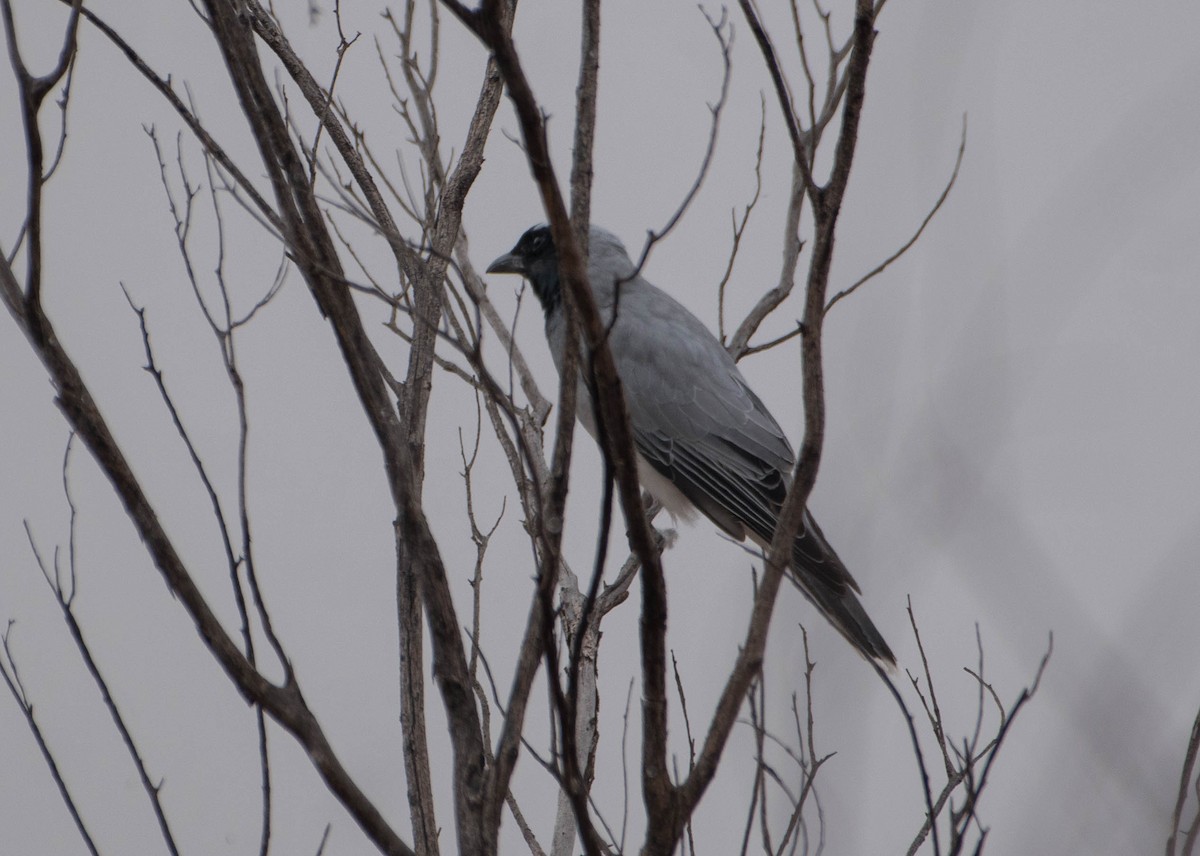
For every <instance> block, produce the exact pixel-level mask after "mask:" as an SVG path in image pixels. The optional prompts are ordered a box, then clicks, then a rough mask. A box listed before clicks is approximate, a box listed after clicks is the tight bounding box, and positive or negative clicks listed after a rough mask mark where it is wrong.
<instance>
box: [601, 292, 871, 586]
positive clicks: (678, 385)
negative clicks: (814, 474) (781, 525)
mask: <svg viewBox="0 0 1200 856" xmlns="http://www.w3.org/2000/svg"><path fill="white" fill-rule="evenodd" d="M611 337H612V338H611V345H612V352H613V358H614V361H615V362H616V368H617V372H618V374H619V375H620V376H621V381H622V383H623V385H624V387H625V395H626V398H627V400H628V404H629V409H630V418H631V421H632V423H633V433H634V440H635V442H636V444H637V447H638V451H639V452H640V453H641V455H642V457H643V458H645V459H646V462H647V463H649V464H650V465H651V466H652V467H654V469H655V470H657V471H658V472H659V473H660V474H662V475H663V476H664V477H665V478H667V479H669V480H670V481H671V482H672V483H673V484H674V485H675V486H676V487H677V488H678V489H679V490H680V491H681V492H682V493H683V494H684V496H686V497H687V498H688V499H689V500H690V501H691V502H692V503H693V504H695V505H696V507H697V508H698V509H699V510H700V511H702V512H703V513H704V514H705V515H706V516H707V517H709V518H710V519H711V520H712V521H713V522H714V523H716V524H717V525H718V526H719V527H720V528H721V529H723V530H724V531H725V532H727V533H728V534H729V535H730V536H732V537H734V538H736V539H738V540H741V539H742V538H744V537H745V536H746V535H747V534H749V535H752V536H755V540H757V541H759V542H760V543H765V542H769V541H770V540H771V538H772V536H773V535H774V533H775V526H776V524H777V522H778V519H779V508H780V506H781V505H782V503H783V500H784V497H785V495H786V493H787V487H788V481H789V478H790V473H791V468H792V465H793V461H794V456H793V453H792V449H791V447H790V446H789V445H788V442H787V439H786V437H785V436H784V434H783V431H782V429H781V428H780V427H779V424H778V423H777V422H776V421H775V420H774V418H772V416H771V414H770V413H769V412H768V411H767V409H766V407H765V406H764V405H763V403H762V401H761V400H759V398H758V396H756V395H755V394H754V393H753V391H751V390H750V388H749V387H748V386H747V385H746V382H745V380H744V379H743V378H742V375H741V373H740V372H739V371H738V369H737V366H736V365H735V364H734V362H733V360H732V359H731V358H730V357H729V355H728V354H727V353H726V351H725V349H724V348H723V347H722V346H721V344H720V343H719V342H718V341H717V340H716V338H715V337H714V336H713V335H712V334H711V333H710V332H709V331H708V329H707V328H706V327H705V326H704V325H703V324H702V323H701V322H700V320H699V319H697V318H696V317H695V316H694V315H692V314H691V313H690V312H689V311H688V310H687V309H686V308H684V307H683V306H682V305H681V304H679V303H678V302H676V301H675V300H674V299H672V298H671V297H670V296H669V295H667V294H666V293H664V292H661V291H659V290H658V289H655V288H654V287H653V286H650V285H649V284H648V283H645V281H644V280H634V281H633V282H631V283H629V284H627V286H626V287H625V288H623V289H622V295H621V298H620V302H619V304H618V320H617V323H616V324H614V325H613V329H612V334H611ZM793 560H794V562H795V564H796V565H797V569H798V570H800V569H802V570H803V571H807V572H808V573H809V574H811V575H812V576H813V577H814V578H815V581H819V582H820V583H823V584H824V586H827V587H829V589H830V590H831V591H830V592H828V593H829V594H842V593H844V592H845V591H846V589H847V587H852V588H854V589H855V590H857V589H858V586H857V585H856V584H855V582H854V580H853V578H852V577H851V576H850V574H849V572H848V571H847V570H846V568H845V566H844V565H843V564H842V562H841V561H840V560H839V559H838V557H837V555H836V554H835V553H834V552H833V549H832V548H831V547H830V546H829V544H828V542H827V541H826V540H825V537H824V535H823V534H822V533H821V530H820V529H819V528H818V527H817V525H816V521H815V520H813V518H812V517H811V515H809V514H808V512H807V511H805V515H804V528H803V529H802V531H801V532H800V534H799V535H798V536H797V538H796V542H795V544H794V547H793ZM806 588H807V586H806Z"/></svg>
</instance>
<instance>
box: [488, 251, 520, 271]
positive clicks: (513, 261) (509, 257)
mask: <svg viewBox="0 0 1200 856" xmlns="http://www.w3.org/2000/svg"><path fill="white" fill-rule="evenodd" d="M487 272H488V273H519V274H524V273H525V260H524V259H523V258H521V257H520V256H518V255H517V254H516V253H505V254H504V255H502V256H501V257H500V258H498V259H496V260H495V261H494V262H492V263H491V264H490V265H488V268H487Z"/></svg>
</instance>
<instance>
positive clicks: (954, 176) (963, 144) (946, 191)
mask: <svg viewBox="0 0 1200 856" xmlns="http://www.w3.org/2000/svg"><path fill="white" fill-rule="evenodd" d="M966 150H967V117H966V115H964V116H963V126H962V137H961V139H960V141H959V144H958V155H957V156H956V157H955V159H954V169H953V170H952V171H951V173H950V180H949V181H947V182H946V186H945V187H944V188H942V193H941V195H940V196H938V198H937V201H936V202H934V203H933V207H932V208H930V209H929V213H928V214H926V215H925V219H924V220H922V221H921V225H920V226H918V227H917V231H915V232H913V235H912V237H911V238H909V239H908V240H907V241H905V242H904V244H902V245H901V247H900V249H898V250H896V252H894V253H892V254H891V255H890V256H888V257H887V258H886V259H884V260H883V261H882V262H880V263H879V264H878V265H876V266H875V268H874V269H872V270H871V271H870V272H869V273H866V274H864V275H863V276H861V277H859V278H858V279H857V280H856V281H855V282H854V284H853V285H851V286H850V287H849V288H845V289H843V290H842V291H839V292H838V293H837V294H835V295H834V296H833V297H831V298H830V299H829V302H828V303H827V304H825V311H826V312H829V310H830V309H832V308H833V305H834V304H835V303H837V302H838V301H839V300H841V299H842V298H843V297H849V296H850V295H851V294H853V293H854V292H855V291H857V290H858V287H859V286H861V285H863V284H864V283H866V282H867V281H868V280H870V279H873V278H874V277H876V276H878V275H879V274H881V273H883V272H884V271H885V270H887V268H888V266H889V265H891V263H892V262H894V261H896V259H898V258H900V257H901V256H902V255H904V254H905V253H906V252H908V250H909V248H911V247H912V245H913V244H915V243H916V242H917V239H918V238H920V237H921V234H922V233H923V232H924V231H925V227H926V226H928V225H929V222H930V221H931V220H933V218H934V215H936V214H937V213H938V210H939V209H941V207H942V203H943V202H945V201H946V197H948V196H949V195H950V190H951V189H952V188H953V187H954V182H955V181H957V180H958V169H959V167H961V166H962V161H963V154H964V153H965V152H966Z"/></svg>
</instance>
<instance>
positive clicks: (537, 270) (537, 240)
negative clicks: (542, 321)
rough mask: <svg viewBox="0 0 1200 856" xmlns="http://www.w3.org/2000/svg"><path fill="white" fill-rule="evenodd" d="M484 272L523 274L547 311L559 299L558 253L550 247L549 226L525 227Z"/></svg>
mask: <svg viewBox="0 0 1200 856" xmlns="http://www.w3.org/2000/svg"><path fill="white" fill-rule="evenodd" d="M487 272H488V273H516V274H520V275H521V276H523V277H525V278H526V279H527V280H529V284H530V285H532V286H533V292H534V294H536V295H537V298H538V300H539V301H540V302H541V304H542V309H543V310H545V312H546V314H547V315H549V314H550V313H551V312H553V311H554V310H555V309H556V308H558V306H559V304H560V303H561V302H562V289H561V287H560V286H559V281H558V253H557V252H556V251H555V249H554V241H553V239H552V238H551V237H550V227H549V226H544V225H543V226H534V227H533V228H532V229H529V230H528V231H527V232H526V233H525V234H524V235H522V236H521V239H520V240H519V241H517V244H516V246H515V247H513V248H512V249H511V250H509V251H508V252H507V253H505V254H504V255H502V256H501V257H500V258H498V259H496V260H495V261H494V262H492V263H491V264H490V265H488V269H487Z"/></svg>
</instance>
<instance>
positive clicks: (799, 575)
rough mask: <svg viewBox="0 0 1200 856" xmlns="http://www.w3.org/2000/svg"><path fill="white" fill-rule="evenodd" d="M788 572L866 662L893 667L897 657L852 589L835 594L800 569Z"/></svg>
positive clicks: (822, 582) (831, 589)
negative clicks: (876, 661) (878, 662)
mask: <svg viewBox="0 0 1200 856" xmlns="http://www.w3.org/2000/svg"><path fill="white" fill-rule="evenodd" d="M791 570H792V574H791V577H792V581H793V582H794V583H796V587H797V588H799V589H800V591H801V592H803V593H804V596H805V597H807V598H808V599H809V601H811V602H812V604H813V605H814V606H816V607H817V609H819V610H820V611H821V614H822V615H824V616H825V617H826V618H827V619H829V623H830V624H832V625H833V626H834V627H836V628H837V629H838V630H839V631H840V632H841V634H842V635H843V636H845V637H846V639H847V641H849V642H850V644H851V645H853V646H854V647H855V649H856V650H857V651H858V652H859V653H860V654H862V655H863V656H864V657H866V658H867V659H868V660H878V661H880V662H881V663H882V664H883V665H885V666H887V667H889V668H892V667H895V665H896V655H895V654H893V653H892V649H891V648H889V647H888V644H887V642H885V641H884V640H883V634H881V633H880V632H879V630H878V629H877V628H876V627H875V623H874V622H873V621H871V617H870V616H869V615H867V611H866V610H865V609H863V605H862V603H861V602H860V601H859V599H858V595H857V594H856V593H855V592H854V589H853V588H851V587H850V586H844V587H842V591H841V592H838V591H836V590H835V589H834V588H833V587H831V586H828V585H826V584H825V582H824V581H823V580H820V579H815V580H814V579H811V575H809V574H806V572H805V571H804V569H803V568H797V567H795V566H793V567H792V569H791ZM806 577H807V578H806Z"/></svg>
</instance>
